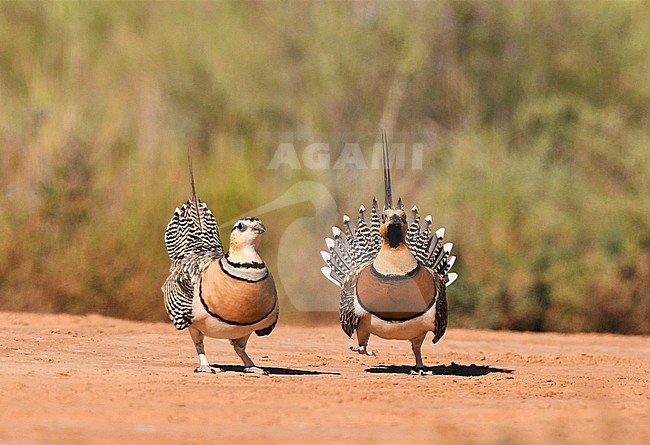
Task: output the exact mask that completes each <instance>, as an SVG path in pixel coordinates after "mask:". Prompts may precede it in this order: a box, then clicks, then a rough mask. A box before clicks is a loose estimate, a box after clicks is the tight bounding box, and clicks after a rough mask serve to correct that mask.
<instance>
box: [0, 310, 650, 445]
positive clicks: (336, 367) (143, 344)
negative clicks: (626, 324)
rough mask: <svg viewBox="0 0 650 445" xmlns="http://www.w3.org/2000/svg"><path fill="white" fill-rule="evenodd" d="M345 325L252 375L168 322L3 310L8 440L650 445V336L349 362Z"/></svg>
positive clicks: (447, 349)
mask: <svg viewBox="0 0 650 445" xmlns="http://www.w3.org/2000/svg"><path fill="white" fill-rule="evenodd" d="M351 344H352V342H351V340H349V339H348V338H347V337H346V336H345V335H344V334H343V332H342V331H341V330H340V328H339V326H338V325H336V324H334V323H332V324H329V325H320V326H315V327H314V326H312V327H305V326H295V325H287V324H284V325H282V324H281V325H280V326H278V328H277V329H276V330H275V331H274V332H273V334H272V335H271V336H270V337H265V338H259V337H253V338H252V339H251V341H250V343H249V348H248V351H249V354H250V355H251V357H253V359H254V360H256V362H257V364H258V365H259V366H262V367H265V368H266V369H267V370H269V371H270V375H269V376H257V375H250V374H242V373H241V369H242V368H241V366H240V362H239V359H238V357H237V356H236V355H235V353H234V351H233V350H232V347H231V346H230V344H229V343H227V342H224V341H219V340H211V339H208V340H207V342H206V348H207V353H208V358H209V359H210V362H211V363H215V364H220V365H223V366H224V367H225V369H226V372H223V373H221V374H215V375H208V374H195V373H194V372H193V370H194V367H195V365H196V363H195V360H196V359H195V352H194V347H193V345H192V342H191V340H190V337H189V334H188V333H187V332H177V331H175V330H174V328H173V327H172V326H171V324H167V323H136V322H129V321H122V320H115V319H110V318H104V317H99V316H86V317H74V316H69V315H34V314H17V313H0V349H1V351H2V352H1V354H0V388H1V389H2V391H1V392H0V407H1V408H2V415H0V443H3V444H25V443H45V444H116V443H121V444H130V443H139V444H148V443H157V444H158V443H159V444H164V443H174V444H178V443H202V444H205V443H233V442H238V443H265V444H293V443H359V444H362V443H391V444H392V443H429V444H474V443H475V444H592V445H593V444H616V445H622V444H648V443H650V337H626V336H615V335H595V334H578V335H561V334H534V333H514V332H491V331H473V330H460V329H450V330H448V332H447V334H446V335H445V337H444V338H443V339H442V340H441V342H440V343H439V344H438V345H432V344H431V336H429V337H428V339H427V342H426V343H425V345H424V347H423V350H424V359H425V363H426V364H427V365H429V366H430V367H429V368H428V370H429V371H430V375H426V376H411V375H409V374H408V372H409V370H410V365H411V363H412V354H411V351H410V345H409V343H408V342H398V341H384V340H381V339H375V338H373V339H372V340H371V346H372V349H374V350H376V351H378V352H379V355H378V356H377V357H364V356H360V355H358V354H354V353H352V352H351V351H349V346H350V345H351Z"/></svg>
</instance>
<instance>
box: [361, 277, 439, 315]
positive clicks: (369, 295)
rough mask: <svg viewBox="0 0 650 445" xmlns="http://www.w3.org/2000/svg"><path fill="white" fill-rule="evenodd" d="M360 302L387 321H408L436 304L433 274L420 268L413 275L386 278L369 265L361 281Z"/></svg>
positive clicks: (369, 310)
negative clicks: (434, 302)
mask: <svg viewBox="0 0 650 445" xmlns="http://www.w3.org/2000/svg"><path fill="white" fill-rule="evenodd" d="M357 295H358V297H359V302H360V303H361V306H363V308H364V309H366V310H367V311H368V312H370V313H372V314H375V315H377V316H378V317H380V318H383V319H386V320H407V319H409V318H413V317H415V316H417V315H420V314H422V313H424V312H426V311H427V309H429V308H430V307H431V305H432V304H433V300H434V297H435V285H434V282H433V276H432V275H431V273H429V271H428V270H426V269H425V268H424V267H419V268H418V269H417V270H416V271H415V273H414V274H413V275H412V276H404V277H385V276H381V275H379V274H378V273H377V272H375V271H374V270H373V269H372V265H370V266H368V267H366V268H365V269H364V270H363V271H361V274H359V279H358V281H357Z"/></svg>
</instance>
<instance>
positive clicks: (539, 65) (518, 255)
mask: <svg viewBox="0 0 650 445" xmlns="http://www.w3.org/2000/svg"><path fill="white" fill-rule="evenodd" d="M648 54H650V7H649V4H648V3H647V2H625V3H609V2H551V3H548V2H490V3H483V2H476V3H474V2H436V3H433V2H432V3H421V2H417V3H391V2H353V3H350V4H347V3H329V2H323V3H314V4H310V3H302V2H299V3H294V4H292V8H283V7H280V6H278V5H274V4H267V3H257V2H251V3H212V2H205V3H203V2H202V3H139V2H134V3H119V4H118V3H82V4H71V3H33V2H2V3H0V103H1V104H2V107H0V149H1V153H2V156H1V157H0V168H1V172H2V175H1V176H0V187H1V190H2V195H1V196H0V276H1V277H2V279H1V281H0V308H2V309H11V310H32V311H67V312H73V313H85V312H89V311H97V312H101V313H105V314H108V315H113V316H121V317H129V318H136V319H147V320H159V319H164V318H165V315H164V310H163V306H162V304H161V295H160V291H159V287H160V285H161V284H162V281H163V280H164V278H165V276H166V273H167V267H168V260H167V258H166V255H165V250H164V245H163V243H162V234H163V231H164V228H165V225H166V223H167V221H168V218H169V216H170V215H171V211H172V210H173V209H174V207H176V206H177V205H179V204H180V203H181V202H182V201H183V200H184V199H186V197H187V196H188V185H187V173H186V160H185V159H186V150H187V149H188V148H189V149H191V150H192V151H193V152H194V153H195V166H196V176H197V182H198V185H199V191H200V195H201V197H202V199H204V200H205V201H207V202H208V203H209V205H210V206H211V207H212V208H213V210H214V211H215V213H216V214H217V215H218V217H219V219H220V222H224V221H226V220H227V219H230V218H232V217H234V216H236V215H239V214H241V213H242V212H245V211H247V210H249V209H252V208H255V207H256V206H259V205H261V204H264V203H266V202H269V201H271V200H272V199H274V198H276V197H277V196H279V195H281V194H282V193H283V192H284V191H285V190H286V189H287V188H288V187H289V186H290V185H291V184H292V183H294V182H296V181H298V180H301V179H312V180H316V181H319V182H321V183H323V184H325V185H327V186H328V188H330V190H331V191H332V194H333V195H334V196H335V197H336V199H337V202H338V204H339V208H340V210H341V211H342V212H347V213H349V212H352V211H353V210H354V209H355V208H356V206H358V205H359V204H360V203H361V202H363V203H365V204H368V201H369V200H370V197H371V196H372V195H373V194H380V193H381V184H380V182H379V181H381V176H380V175H379V174H377V172H376V171H374V170H368V171H361V172H360V171H342V172H341V171H332V170H329V171H313V170H308V169H301V170H295V171H292V170H289V169H282V170H274V171H270V170H267V169H266V165H268V162H269V160H270V158H271V157H272V155H273V152H274V150H275V149H276V148H277V146H278V144H279V143H280V142H295V143H296V147H298V148H299V147H301V145H300V144H303V145H302V147H304V145H305V144H307V143H311V142H330V143H331V144H332V145H331V147H332V153H331V154H332V157H333V158H335V157H336V155H337V154H338V153H340V149H341V148H342V146H343V144H344V143H345V142H360V143H372V142H374V141H376V139H377V135H378V127H379V125H380V122H382V123H383V124H384V125H387V126H388V127H389V128H390V129H391V134H392V135H393V137H392V139H393V140H396V141H400V142H406V143H412V142H422V143H424V144H425V146H426V148H427V151H426V153H425V162H426V165H425V167H424V169H423V170H413V171H409V172H408V174H404V173H403V172H399V171H398V172H396V174H395V184H396V187H397V189H398V192H399V193H400V194H402V195H403V196H404V197H405V199H406V201H407V203H413V202H417V204H418V206H419V208H420V209H421V210H422V211H423V212H427V211H428V212H431V213H432V214H433V216H434V223H436V224H439V225H444V226H446V227H447V229H448V231H447V233H448V237H449V238H450V240H452V241H454V242H455V246H456V247H455V250H456V253H457V254H458V255H459V261H458V263H457V266H456V267H457V268H458V269H459V272H460V274H461V279H460V280H459V281H458V282H457V283H456V284H454V286H452V287H451V288H450V289H449V300H450V314H451V317H452V326H475V327H488V328H509V329H530V330H561V331H579V330H595V331H611V332H621V333H646V334H647V333H650V322H649V320H650V290H649V289H650V218H649V217H650V167H649V166H650V159H649V158H650V134H649V131H648V128H649V127H650V80H648V72H649V71H650V65H649V58H648ZM364 147H366V145H364ZM307 207H308V206H307ZM310 211H311V210H310V209H308V208H306V207H305V206H289V207H287V208H286V209H283V210H280V211H276V212H273V213H270V214H268V215H266V216H264V219H265V222H266V224H267V226H269V227H271V228H273V230H270V231H269V233H268V237H267V241H266V242H265V245H264V249H265V253H266V257H268V258H269V262H270V263H271V266H272V268H273V267H275V261H276V259H275V258H274V257H273V255H272V252H273V251H274V248H275V246H277V243H278V241H279V238H280V236H281V235H282V231H283V229H284V228H286V227H287V226H288V225H289V224H290V222H291V221H292V220H294V219H295V218H297V217H301V216H304V215H305V214H308V213H309V212H310ZM316 219H318V221H316ZM316 219H315V220H314V224H322V225H323V226H329V225H331V224H333V223H336V222H338V221H337V220H336V216H335V215H331V218H329V220H327V221H324V220H323V221H321V220H320V219H323V218H322V217H321V216H319V217H318V218H316ZM314 232H315V233H314V235H313V237H311V238H309V239H301V240H299V241H300V246H301V249H303V248H304V250H305V251H307V250H309V251H311V250H313V251H314V252H317V251H318V250H320V249H321V248H322V246H323V243H322V240H321V235H319V233H320V231H319V230H314ZM325 235H326V233H325V232H323V233H322V236H325ZM223 238H227V235H224V236H223ZM317 266H318V267H317ZM319 267H320V265H314V267H313V269H314V271H313V273H312V271H305V272H304V273H305V278H304V282H305V283H306V284H307V285H308V287H309V289H305V292H308V293H310V294H313V293H316V294H319V295H320V298H323V299H336V297H337V296H336V290H335V289H334V288H325V287H324V285H323V284H322V283H323V281H322V278H321V277H319V276H318V268H319ZM281 291H282V289H281ZM283 296H284V294H283ZM284 307H285V309H286V310H287V312H289V313H290V312H291V304H290V303H289V302H288V301H286V300H285V302H284Z"/></svg>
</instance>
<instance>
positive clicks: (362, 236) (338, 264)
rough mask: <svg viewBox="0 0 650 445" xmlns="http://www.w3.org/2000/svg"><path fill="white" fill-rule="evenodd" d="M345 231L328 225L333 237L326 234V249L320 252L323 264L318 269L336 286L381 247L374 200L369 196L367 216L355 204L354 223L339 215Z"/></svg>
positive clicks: (375, 254)
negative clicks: (369, 204) (355, 221)
mask: <svg viewBox="0 0 650 445" xmlns="http://www.w3.org/2000/svg"><path fill="white" fill-rule="evenodd" d="M343 225H344V228H345V232H344V231H342V230H341V229H339V228H338V227H332V232H333V234H334V239H332V238H326V239H325V242H326V243H327V248H328V252H321V255H322V256H323V260H325V263H327V266H325V267H323V268H322V269H321V272H323V275H325V277H326V278H327V279H328V280H330V281H332V282H333V283H334V284H336V285H337V286H339V287H341V286H343V283H344V281H345V280H346V278H347V276H348V274H350V272H351V271H353V270H354V269H356V268H357V267H358V266H361V265H365V264H367V263H368V262H370V261H372V260H374V259H375V257H376V256H377V254H378V253H379V249H380V248H381V236H380V235H379V215H378V212H377V200H376V199H373V201H372V208H371V210H370V217H368V216H367V215H366V208H365V207H364V206H361V207H360V208H359V217H358V219H357V225H356V226H355V225H354V223H353V222H352V221H351V220H350V217H348V216H347V215H344V216H343Z"/></svg>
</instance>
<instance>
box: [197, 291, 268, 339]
mask: <svg viewBox="0 0 650 445" xmlns="http://www.w3.org/2000/svg"><path fill="white" fill-rule="evenodd" d="M192 309H193V313H194V318H193V319H192V326H194V327H195V328H197V329H198V330H199V331H201V332H202V333H203V334H204V335H205V336H207V337H212V338H225V339H230V340H232V339H236V338H242V337H244V336H246V335H248V334H250V333H252V332H254V331H257V330H258V329H264V328H266V327H269V326H271V324H273V322H275V320H276V319H277V318H278V303H277V302H276V303H275V308H274V309H273V311H272V312H271V313H270V314H269V315H268V316H266V317H265V318H263V319H262V320H260V321H258V322H257V323H255V324H251V325H246V326H239V325H234V324H229V323H225V322H223V321H221V320H219V319H218V318H215V317H213V316H212V315H210V314H209V313H208V312H207V311H206V310H205V307H203V304H202V303H201V301H200V300H199V298H198V297H197V296H196V295H195V296H194V299H193V301H192Z"/></svg>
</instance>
